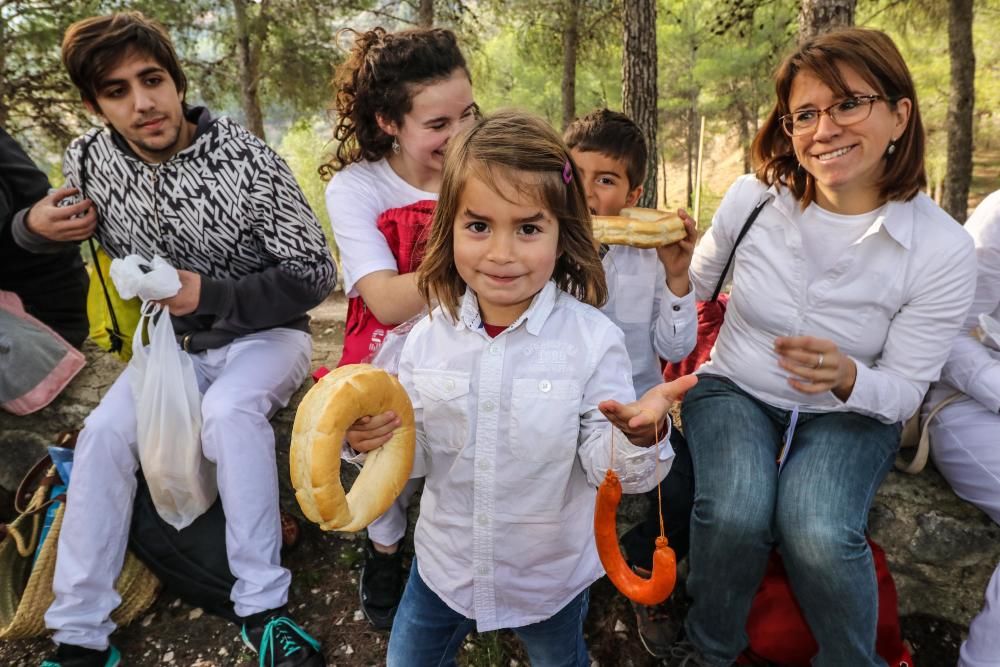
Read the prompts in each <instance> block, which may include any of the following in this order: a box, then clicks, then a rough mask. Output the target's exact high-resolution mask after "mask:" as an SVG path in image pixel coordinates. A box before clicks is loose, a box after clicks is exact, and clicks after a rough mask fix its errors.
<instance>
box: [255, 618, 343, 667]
mask: <svg viewBox="0 0 1000 667" xmlns="http://www.w3.org/2000/svg"><path fill="white" fill-rule="evenodd" d="M286 613H287V610H285V609H272V610H271V611H264V612H261V613H259V614H254V615H253V616H247V617H246V618H244V619H243V630H242V631H241V632H240V638H242V639H243V643H244V644H246V645H247V647H248V648H249V649H250V650H251V651H253V652H254V653H257V654H258V655H259V656H260V667H326V658H324V657H323V653H322V652H321V651H320V645H319V642H318V641H316V640H315V639H313V638H312V637H310V636H309V633H308V632H306V631H305V630H303V629H302V628H300V627H299V626H298V625H297V624H296V623H295V621H293V620H292V619H290V618H289V617H288V616H286V615H285V614H286Z"/></svg>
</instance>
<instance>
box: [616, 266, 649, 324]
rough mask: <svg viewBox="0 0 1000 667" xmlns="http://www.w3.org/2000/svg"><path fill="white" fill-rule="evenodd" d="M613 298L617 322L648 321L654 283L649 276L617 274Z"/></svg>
mask: <svg viewBox="0 0 1000 667" xmlns="http://www.w3.org/2000/svg"><path fill="white" fill-rule="evenodd" d="M617 282H618V285H617V287H616V293H615V295H614V298H615V319H617V320H618V321H619V322H631V323H635V322H649V321H651V317H652V313H653V296H654V291H655V288H656V285H655V284H654V280H653V278H651V277H650V276H629V275H619V276H618V281H617Z"/></svg>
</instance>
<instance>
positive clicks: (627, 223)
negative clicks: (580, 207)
mask: <svg viewBox="0 0 1000 667" xmlns="http://www.w3.org/2000/svg"><path fill="white" fill-rule="evenodd" d="M593 223H594V238H595V239H596V240H597V242H598V243H606V244H608V245H630V246H633V247H635V248H659V247H660V246H665V245H670V244H671V243H677V242H678V241H680V240H682V239H684V237H686V236H687V230H686V229H685V228H684V222H683V221H682V220H681V219H680V218H679V217H678V216H677V215H676V214H674V213H669V212H667V211H659V210H657V209H655V208H623V209H622V212H621V215H595V216H593Z"/></svg>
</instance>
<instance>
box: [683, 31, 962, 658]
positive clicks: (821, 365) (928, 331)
mask: <svg viewBox="0 0 1000 667" xmlns="http://www.w3.org/2000/svg"><path fill="white" fill-rule="evenodd" d="M775 84H776V85H775V90H776V99H775V102H774V108H773V110H772V111H771V113H770V116H769V117H768V119H767V121H766V123H765V124H764V125H763V127H762V128H761V130H760V131H759V133H758V134H757V136H756V138H755V140H754V143H753V157H754V163H755V169H756V173H755V174H752V175H748V176H744V177H742V178H741V179H740V180H738V181H737V182H736V183H735V184H734V185H733V186H732V188H730V190H729V192H728V193H727V194H726V196H725V198H724V199H723V201H722V203H721V205H720V208H719V210H718V212H717V213H716V215H715V217H714V218H713V221H712V227H711V229H710V230H709V231H708V233H707V235H706V236H705V238H704V239H703V241H702V242H701V244H700V245H699V246H698V248H697V249H696V251H695V256H694V261H693V262H692V265H691V273H692V281H693V283H694V285H695V289H696V295H697V298H698V299H706V298H708V297H709V296H710V295H711V293H712V291H713V288H714V287H715V285H716V283H717V282H718V281H719V280H720V279H721V278H722V277H723V276H724V275H725V274H726V273H727V272H728V271H729V270H730V264H729V261H728V260H729V259H730V256H731V255H732V254H733V253H735V256H734V258H733V261H732V264H731V271H732V273H731V276H732V285H733V287H732V294H731V298H730V301H729V307H728V309H727V311H726V319H725V324H724V325H723V326H722V330H721V332H720V334H719V337H718V340H717V341H716V344H715V348H714V349H713V351H712V359H711V361H710V362H709V363H708V364H706V365H705V366H703V367H702V368H701V370H700V371H699V374H700V381H699V383H698V384H697V385H696V386H695V387H694V389H692V390H691V391H690V392H688V394H687V396H686V397H685V399H684V403H683V407H682V423H683V425H684V434H685V436H686V437H687V438H688V442H689V443H690V448H691V455H692V458H693V462H694V471H695V488H696V497H695V505H694V511H693V514H692V519H691V522H692V525H691V551H690V556H689V558H690V567H691V573H690V578H689V580H688V590H689V592H690V594H691V596H692V597H693V600H694V601H693V606H692V607H691V610H690V612H689V614H688V618H687V624H686V631H687V632H686V638H687V640H686V643H685V644H683V645H682V646H678V647H676V648H677V649H678V653H686V654H688V655H687V659H688V662H687V663H684V664H689V665H713V666H714V665H729V664H731V663H732V662H733V661H734V660H735V659H736V657H737V655H738V654H739V653H740V652H741V651H742V650H743V649H744V648H745V647H746V645H747V634H746V632H745V629H744V628H745V624H746V619H747V614H748V612H749V609H750V605H751V600H752V599H753V596H754V593H755V592H756V590H757V588H758V586H759V584H760V582H761V579H762V577H763V575H764V571H765V567H766V565H767V562H768V557H769V554H770V553H771V550H772V549H773V548H775V547H776V548H777V549H778V550H779V552H780V554H781V556H782V558H783V559H784V564H785V567H786V569H787V572H788V577H789V580H790V582H791V586H792V589H793V590H794V593H795V597H796V599H797V601H798V603H799V605H800V607H801V609H802V612H803V614H804V616H805V619H806V620H807V622H808V624H809V627H810V629H811V630H812V633H813V635H814V637H815V638H816V641H817V643H818V644H819V652H818V654H817V655H816V657H815V658H814V662H813V665H815V666H816V667H832V666H838V667H841V666H844V665H850V666H852V667H864V666H866V665H884V664H885V663H884V661H883V660H882V659H881V658H880V657H879V656H878V655H877V654H876V652H875V636H876V618H877V606H878V593H877V589H876V580H875V571H874V567H873V560H872V554H871V551H870V549H869V547H868V544H867V543H866V541H865V530H866V527H867V515H868V510H869V507H870V506H871V503H872V499H873V497H874V495H875V491H876V489H877V488H878V486H879V484H880V483H881V482H882V480H883V478H884V477H885V476H886V474H887V473H888V471H889V469H890V467H891V466H892V464H893V460H894V458H895V455H896V449H897V447H898V444H899V434H900V426H899V424H900V422H901V421H903V420H904V419H906V418H907V417H909V416H910V415H911V414H913V413H914V412H915V411H916V410H917V408H918V406H919V405H920V401H921V398H922V397H923V395H924V393H925V391H926V390H927V387H928V385H929V384H930V383H931V382H932V381H933V380H935V379H937V377H938V374H939V372H940V370H941V366H942V364H943V363H944V361H945V359H946V358H947V356H948V347H949V345H948V344H947V343H946V341H950V340H951V339H952V338H953V337H954V335H955V334H956V333H957V332H958V329H959V327H960V325H961V323H962V320H963V318H964V316H965V313H966V311H967V310H968V308H969V304H970V302H971V300H972V295H973V290H974V287H975V272H976V268H975V256H974V252H973V247H972V243H971V240H970V239H969V236H968V234H966V233H964V232H963V230H962V228H961V226H959V225H958V224H957V223H956V222H955V221H954V220H952V219H951V218H950V217H949V216H948V215H947V214H946V213H944V212H943V211H942V210H941V209H940V208H938V207H937V206H936V205H935V204H934V202H933V201H931V199H930V198H928V197H927V196H926V195H925V194H923V192H922V190H923V188H924V187H925V185H926V177H925V173H924V131H923V127H922V125H921V121H920V111H919V108H918V106H917V99H916V94H915V91H914V87H913V82H912V80H911V77H910V73H909V71H908V70H907V67H906V64H905V63H904V62H903V59H902V57H901V56H900V54H899V51H898V50H897V49H896V46H895V45H894V44H893V43H892V41H891V40H890V39H889V38H888V37H887V36H886V35H885V34H883V33H881V32H878V31H875V30H866V29H847V30H841V31H838V32H833V33H829V34H825V35H821V36H818V37H815V38H813V39H810V40H808V41H806V42H804V43H802V44H800V45H799V46H798V48H797V49H796V51H795V52H794V53H792V54H791V55H790V56H788V57H787V58H786V59H785V61H784V62H783V63H782V65H781V66H780V68H779V69H778V71H777V73H776V81H775ZM755 211H756V212H757V215H756V216H755V219H754V216H753V213H754V212H755ZM747 224H749V227H748V228H747ZM742 232H745V235H744V234H743V233H742Z"/></svg>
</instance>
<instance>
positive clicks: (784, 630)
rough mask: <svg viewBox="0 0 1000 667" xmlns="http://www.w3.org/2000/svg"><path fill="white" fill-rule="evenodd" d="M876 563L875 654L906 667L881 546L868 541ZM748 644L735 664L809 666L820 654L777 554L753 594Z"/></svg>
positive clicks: (907, 659)
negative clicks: (876, 632)
mask: <svg viewBox="0 0 1000 667" xmlns="http://www.w3.org/2000/svg"><path fill="white" fill-rule="evenodd" d="M868 544H869V545H870V546H871V549H872V556H873V557H874V560H875V578H876V579H877V581H878V634H877V636H876V640H875V650H876V652H877V653H878V654H879V655H880V656H882V659H883V660H885V661H886V663H888V665H889V667H909V666H910V665H912V664H913V658H911V657H910V652H909V651H907V650H906V646H905V645H904V644H903V638H902V633H901V632H900V628H899V609H898V597H897V595H896V584H895V583H894V582H893V581H892V573H891V572H889V563H888V561H887V560H886V557H885V552H884V551H882V549H881V547H879V546H878V545H877V544H875V543H874V542H872V541H871V539H869V540H868ZM747 636H748V637H749V638H750V646H749V647H748V648H747V650H746V651H744V652H743V655H741V656H740V659H739V660H738V661H737V664H740V665H757V664H777V665H782V666H783V667H799V666H800V665H801V667H809V665H810V664H811V662H812V658H813V656H815V655H816V652H817V651H818V650H819V646H818V645H817V644H816V640H815V639H813V636H812V632H811V631H810V630H809V626H808V625H807V624H806V619H805V618H804V617H803V616H802V610H801V609H800V608H799V605H798V603H797V602H796V601H795V595H794V594H793V593H792V588H791V586H790V585H789V583H788V577H787V576H786V574H785V567H784V565H783V564H782V562H781V556H779V555H778V552H777V551H773V552H771V560H770V562H769V563H768V564H767V572H766V573H765V574H764V581H762V582H761V585H760V588H759V589H757V594H756V595H755V596H754V599H753V603H752V605H751V607H750V615H749V617H747Z"/></svg>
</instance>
